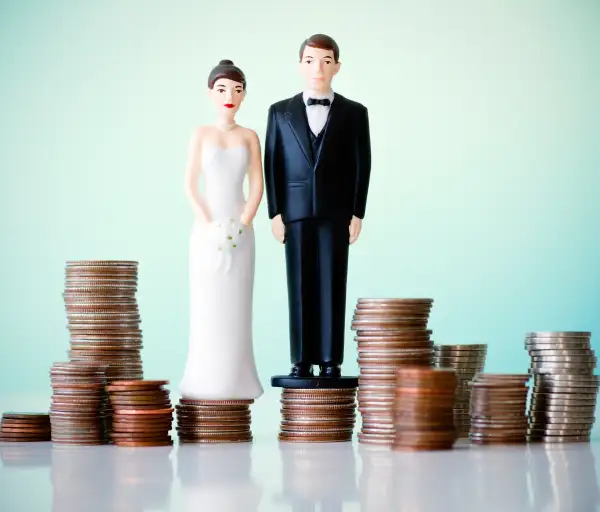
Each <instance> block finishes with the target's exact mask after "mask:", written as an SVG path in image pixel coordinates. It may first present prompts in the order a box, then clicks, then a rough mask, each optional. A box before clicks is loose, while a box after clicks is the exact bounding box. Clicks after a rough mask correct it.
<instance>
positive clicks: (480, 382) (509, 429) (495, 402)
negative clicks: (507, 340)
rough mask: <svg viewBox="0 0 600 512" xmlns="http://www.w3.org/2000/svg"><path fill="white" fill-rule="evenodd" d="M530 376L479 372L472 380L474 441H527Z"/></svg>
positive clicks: (485, 442)
mask: <svg viewBox="0 0 600 512" xmlns="http://www.w3.org/2000/svg"><path fill="white" fill-rule="evenodd" d="M528 381H529V375H521V374H493V373H479V374H477V375H476V376H475V378H474V379H473V380H472V382H471V429H470V432H469V439H470V441H471V443H473V444H492V443H525V442H526V441H527V413H526V410H527V393H528V391H529V387H528V385H527V383H528Z"/></svg>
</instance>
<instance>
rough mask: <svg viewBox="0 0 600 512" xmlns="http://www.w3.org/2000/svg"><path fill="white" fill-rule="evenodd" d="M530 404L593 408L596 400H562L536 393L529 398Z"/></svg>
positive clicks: (577, 398)
mask: <svg viewBox="0 0 600 512" xmlns="http://www.w3.org/2000/svg"><path fill="white" fill-rule="evenodd" d="M575 396H576V395H575ZM531 403H532V404H539V405H584V406H585V405H587V406H595V405H596V403H597V400H596V399H595V398H592V399H590V398H579V397H577V396H576V398H562V397H557V396H554V395H548V394H541V393H536V394H535V395H533V397H532V398H531Z"/></svg>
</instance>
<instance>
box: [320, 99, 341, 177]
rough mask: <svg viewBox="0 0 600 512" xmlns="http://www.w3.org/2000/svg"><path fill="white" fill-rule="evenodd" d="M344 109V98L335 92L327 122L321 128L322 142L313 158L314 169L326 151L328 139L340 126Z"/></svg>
mask: <svg viewBox="0 0 600 512" xmlns="http://www.w3.org/2000/svg"><path fill="white" fill-rule="evenodd" d="M345 110H346V109H345V103H344V98H343V97H342V96H340V95H339V94H335V96H334V99H333V102H332V103H331V108H330V109H329V118H328V119H327V123H326V124H325V127H324V128H323V130H325V131H324V133H323V143H322V144H321V147H320V148H319V152H318V153H317V156H316V158H315V169H316V168H317V167H318V166H319V162H320V160H321V155H322V154H323V153H324V152H326V151H327V146H328V141H330V140H331V139H332V138H333V137H335V135H336V133H337V132H338V130H339V129H340V127H341V126H342V124H343V121H344V117H345V116H344V113H345Z"/></svg>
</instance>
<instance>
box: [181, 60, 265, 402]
mask: <svg viewBox="0 0 600 512" xmlns="http://www.w3.org/2000/svg"><path fill="white" fill-rule="evenodd" d="M208 94H209V96H210V98H211V99H212V100H213V102H214V103H215V105H216V107H217V122H216V123H215V124H214V125H208V126H201V127H199V128H196V129H195V130H194V132H193V133H192V136H191V139H190V143H189V149H188V161H187V167H186V178H185V189H186V195H187V197H188V198H189V200H190V203H191V206H192V209H193V211H194V214H195V221H194V223H193V227H192V231H191V234H190V247H189V283H190V333H189V347H188V354H187V361H186V364H185V370H184V374H183V378H182V380H181V382H180V385H179V391H180V394H181V396H182V398H188V399H197V400H198V399H204V400H246V399H256V398H258V397H259V396H261V395H262V393H263V387H262V385H261V383H260V380H259V378H258V374H257V370H256V364H255V359H254V349H253V334H252V329H253V328H252V302H253V288H254V254H255V252H254V251H255V249H254V230H253V227H252V221H253V219H254V217H255V215H256V212H257V210H258V206H259V204H260V202H261V199H262V195H263V190H264V183H263V172H262V160H261V148H260V142H259V139H258V136H257V134H256V132H254V131H253V130H250V129H249V128H244V127H242V126H240V125H238V124H237V123H236V122H235V114H236V112H237V111H238V109H239V108H240V105H241V104H242V101H243V100H244V97H245V95H246V78H245V76H244V73H243V72H242V71H241V70H240V69H239V68H238V67H237V66H235V65H234V64H233V62H232V61H230V60H222V61H221V62H219V65H218V66H216V67H215V68H214V69H213V70H212V71H211V73H210V75H209V77H208ZM201 176H202V177H203V178H204V185H205V187H204V188H205V190H204V194H203V195H201V194H200V193H199V192H198V181H199V178H200V177H201ZM246 176H248V185H249V192H248V198H247V199H246V198H245V196H244V182H245V178H246Z"/></svg>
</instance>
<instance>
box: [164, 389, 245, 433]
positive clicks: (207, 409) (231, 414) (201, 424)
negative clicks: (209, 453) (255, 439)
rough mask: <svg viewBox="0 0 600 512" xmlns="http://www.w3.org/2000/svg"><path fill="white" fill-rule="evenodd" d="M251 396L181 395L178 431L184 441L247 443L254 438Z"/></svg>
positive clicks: (177, 407)
mask: <svg viewBox="0 0 600 512" xmlns="http://www.w3.org/2000/svg"><path fill="white" fill-rule="evenodd" d="M253 403H254V400H253V399H248V400H192V399H187V398H181V399H180V400H179V404H178V405H176V406H175V410H176V414H177V435H178V436H179V441H180V442H181V443H205V444H218V443H247V442H250V441H252V430H251V422H252V419H251V418H252V417H251V413H250V405H252V404H253Z"/></svg>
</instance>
